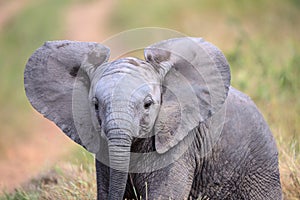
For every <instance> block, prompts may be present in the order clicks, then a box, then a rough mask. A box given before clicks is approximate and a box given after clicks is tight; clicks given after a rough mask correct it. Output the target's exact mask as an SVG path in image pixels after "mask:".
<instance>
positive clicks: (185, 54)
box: [145, 37, 230, 153]
mask: <svg viewBox="0 0 300 200" xmlns="http://www.w3.org/2000/svg"><path fill="white" fill-rule="evenodd" d="M145 59H146V61H148V62H149V63H150V64H151V65H152V66H153V67H154V68H155V69H156V70H157V71H158V72H159V74H160V75H161V77H162V84H163V88H164V92H163V94H162V105H161V111H160V113H159V115H158V119H157V120H156V124H155V126H154V131H155V134H156V135H155V146H156V150H157V152H159V153H164V152H166V151H168V150H169V149H170V148H172V147H173V146H175V145H176V144H177V143H178V142H180V141H181V140H182V139H183V138H184V137H185V136H186V135H187V134H188V133H189V132H190V131H191V130H192V129H194V128H195V127H197V126H198V125H199V122H203V121H204V120H206V119H207V118H209V117H211V116H212V115H213V114H214V113H216V112H217V111H218V110H219V109H220V108H221V106H222V105H223V103H224V102H225V100H226V97H227V94H228V90H229V86H230V69H229V65H228V62H227V60H226V58H225V57H224V55H223V53H222V52H221V51H220V50H219V49H218V48H217V47H215V46H214V45H212V44H211V43H208V42H206V41H204V40H203V39H201V38H190V37H183V38H175V39H170V40H166V41H162V42H159V43H157V44H154V45H152V46H150V47H148V48H146V49H145Z"/></svg>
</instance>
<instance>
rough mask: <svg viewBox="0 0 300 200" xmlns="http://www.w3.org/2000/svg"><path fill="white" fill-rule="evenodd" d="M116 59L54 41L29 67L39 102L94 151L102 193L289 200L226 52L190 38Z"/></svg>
mask: <svg viewBox="0 0 300 200" xmlns="http://www.w3.org/2000/svg"><path fill="white" fill-rule="evenodd" d="M108 58H109V49H108V48H107V47H105V46H103V45H100V44H97V43H87V42H73V41H54V42H47V43H45V45H44V46H42V47H41V48H39V49H38V50H37V51H36V52H35V53H34V54H33V55H32V56H31V58H30V59H29V61H28V63H27V65H26V69H25V72H24V85H25V90H26V95H27V97H28V99H29V101H30V103H31V104H32V105H33V107H34V108H35V109H36V110H38V111H39V112H40V113H42V114H43V115H44V116H45V117H46V118H48V119H50V120H52V121H54V122H55V123H56V125H57V126H58V127H60V128H61V129H62V131H63V132H64V133H65V134H66V135H67V136H68V137H70V138H71V139H72V140H74V141H75V142H76V143H78V144H80V145H82V146H83V147H85V148H86V149H87V150H88V151H90V152H92V153H95V155H96V172H97V198H98V199H111V200H112V199H113V200H115V199H124V198H127V199H139V198H140V197H142V199H146V198H148V199H270V200H271V199H272V200H276V199H282V192H281V185H280V178H279V169H278V152H277V148H276V144H275V141H274V138H273V136H272V133H271V132H270V129H269V127H268V125H267V124H266V122H265V120H264V119H263V116H262V115H261V113H260V112H259V111H258V109H257V107H256V106H255V104H254V103H253V102H252V101H251V99H250V98H249V97H248V96H246V95H245V94H243V93H241V92H239V91H238V90H236V89H234V88H233V87H231V86H230V69H229V65H228V63H227V61H226V58H225V57H224V55H223V54H222V52H221V51H220V50H219V49H217V48H216V47H215V46H214V45H212V44H210V43H208V42H206V41H204V40H203V39H199V38H188V37H187V38H175V39H171V40H165V41H162V42H159V43H156V44H154V45H151V46H150V47H147V48H146V49H145V61H143V60H140V59H136V58H122V59H118V60H116V61H113V62H107V61H108Z"/></svg>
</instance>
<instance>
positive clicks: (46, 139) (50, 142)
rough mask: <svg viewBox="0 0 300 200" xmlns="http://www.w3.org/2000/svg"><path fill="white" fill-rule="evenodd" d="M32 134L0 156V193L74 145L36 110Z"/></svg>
mask: <svg viewBox="0 0 300 200" xmlns="http://www.w3.org/2000/svg"><path fill="white" fill-rule="evenodd" d="M30 121H31V123H32V124H33V125H32V131H33V133H32V135H31V136H30V138H28V139H26V141H23V142H22V143H18V144H16V145H15V146H14V147H12V148H10V149H7V150H6V151H5V156H4V159H2V160H0V193H1V192H3V191H2V190H3V189H4V190H6V191H12V190H13V189H14V188H16V187H18V186H20V184H21V183H23V182H26V181H27V180H28V179H30V178H32V177H33V176H35V175H36V173H38V172H39V171H41V170H42V169H45V168H47V167H49V165H53V164H54V163H55V162H56V161H58V158H61V157H62V156H63V155H66V154H67V153H68V152H70V150H71V148H72V147H74V146H75V144H72V143H71V141H69V139H68V138H67V137H66V136H65V135H64V134H62V133H61V132H60V130H59V129H58V128H57V127H56V126H55V125H54V124H53V123H51V122H49V121H48V120H46V119H44V118H43V117H42V116H41V115H39V114H37V113H35V114H33V116H32V120H30Z"/></svg>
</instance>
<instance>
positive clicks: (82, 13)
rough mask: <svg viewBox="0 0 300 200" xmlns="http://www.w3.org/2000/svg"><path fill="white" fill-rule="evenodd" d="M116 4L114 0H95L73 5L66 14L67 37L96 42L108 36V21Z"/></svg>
mask: <svg viewBox="0 0 300 200" xmlns="http://www.w3.org/2000/svg"><path fill="white" fill-rule="evenodd" d="M114 4H115V1H114V0H94V1H92V2H91V3H89V4H83V3H81V4H77V5H74V6H72V7H71V8H70V9H69V11H68V12H67V16H66V24H67V26H66V38H68V39H70V40H79V41H96V42H101V41H102V40H104V39H105V38H107V36H108V34H109V31H107V22H108V19H109V17H110V14H111V12H112V10H113V6H114Z"/></svg>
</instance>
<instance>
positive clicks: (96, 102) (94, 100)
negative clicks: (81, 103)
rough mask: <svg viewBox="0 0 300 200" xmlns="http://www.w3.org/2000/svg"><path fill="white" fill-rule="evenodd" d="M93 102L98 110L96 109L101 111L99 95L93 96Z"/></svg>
mask: <svg viewBox="0 0 300 200" xmlns="http://www.w3.org/2000/svg"><path fill="white" fill-rule="evenodd" d="M92 103H93V104H94V106H95V110H96V111H99V101H98V99H97V97H93V98H92Z"/></svg>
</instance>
